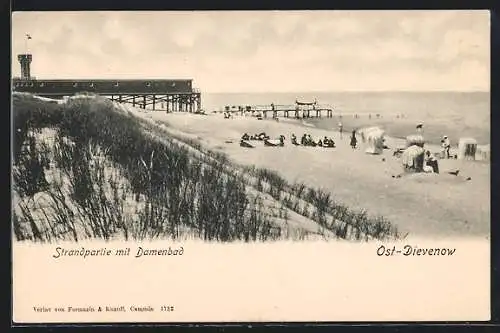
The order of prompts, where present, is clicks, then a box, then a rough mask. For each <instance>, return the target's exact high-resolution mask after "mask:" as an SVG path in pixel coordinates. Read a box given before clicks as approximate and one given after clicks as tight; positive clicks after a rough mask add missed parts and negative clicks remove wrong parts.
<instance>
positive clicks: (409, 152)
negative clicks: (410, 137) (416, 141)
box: [401, 145, 425, 172]
mask: <svg viewBox="0 0 500 333" xmlns="http://www.w3.org/2000/svg"><path fill="white" fill-rule="evenodd" d="M424 153H425V149H424V148H422V147H420V146H417V145H413V146H410V147H408V148H406V149H405V150H404V152H403V154H402V156H401V161H402V163H403V168H404V171H406V172H422V171H423V170H424Z"/></svg>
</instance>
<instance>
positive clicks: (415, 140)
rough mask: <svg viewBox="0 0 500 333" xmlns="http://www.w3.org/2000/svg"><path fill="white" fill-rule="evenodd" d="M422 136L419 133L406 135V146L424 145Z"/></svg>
mask: <svg viewBox="0 0 500 333" xmlns="http://www.w3.org/2000/svg"><path fill="white" fill-rule="evenodd" d="M424 143H425V140H424V137H423V136H422V135H420V134H413V135H408V136H407V137H406V147H411V146H418V147H422V148H423V147H424Z"/></svg>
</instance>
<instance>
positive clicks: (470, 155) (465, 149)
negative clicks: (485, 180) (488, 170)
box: [457, 138, 477, 160]
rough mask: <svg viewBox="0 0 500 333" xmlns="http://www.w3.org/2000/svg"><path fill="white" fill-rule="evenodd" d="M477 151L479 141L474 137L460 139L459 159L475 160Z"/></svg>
mask: <svg viewBox="0 0 500 333" xmlns="http://www.w3.org/2000/svg"><path fill="white" fill-rule="evenodd" d="M476 151H477V141H476V139H473V138H460V139H459V140H458V154H457V158H458V159H459V160H465V159H470V160H475V159H476Z"/></svg>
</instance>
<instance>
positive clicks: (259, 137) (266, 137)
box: [241, 132, 270, 141]
mask: <svg viewBox="0 0 500 333" xmlns="http://www.w3.org/2000/svg"><path fill="white" fill-rule="evenodd" d="M269 138H270V136H269V135H267V134H266V132H261V133H259V134H254V135H248V133H245V134H243V135H242V137H241V140H245V141H248V140H259V141H264V140H269Z"/></svg>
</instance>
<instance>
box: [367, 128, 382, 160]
mask: <svg viewBox="0 0 500 333" xmlns="http://www.w3.org/2000/svg"><path fill="white" fill-rule="evenodd" d="M363 133H364V137H365V140H366V143H367V147H366V150H365V152H366V153H367V154H376V155H378V154H382V153H383V152H384V135H385V132H384V130H382V129H381V128H379V127H371V128H369V129H368V130H367V131H364V132H363Z"/></svg>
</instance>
